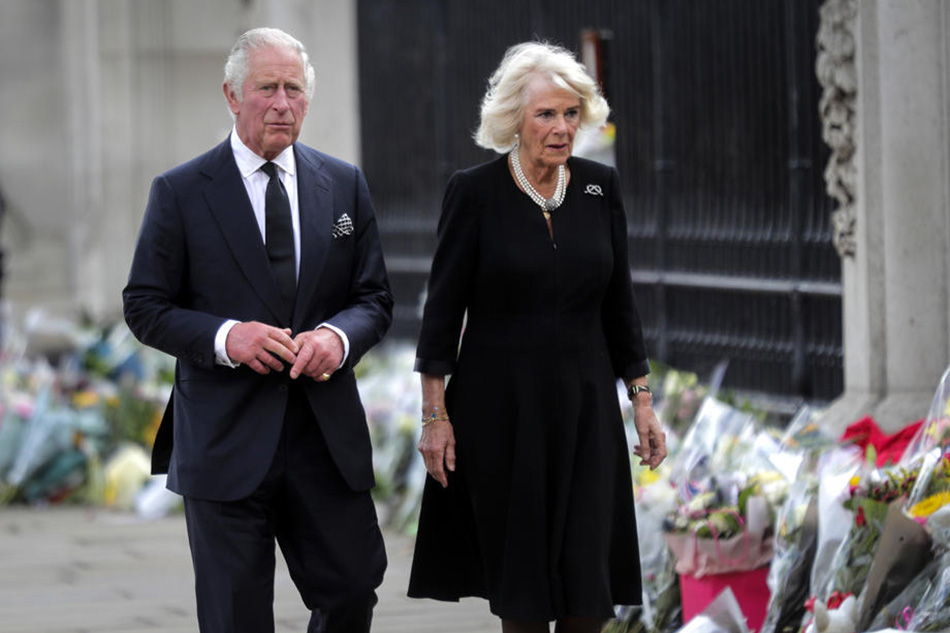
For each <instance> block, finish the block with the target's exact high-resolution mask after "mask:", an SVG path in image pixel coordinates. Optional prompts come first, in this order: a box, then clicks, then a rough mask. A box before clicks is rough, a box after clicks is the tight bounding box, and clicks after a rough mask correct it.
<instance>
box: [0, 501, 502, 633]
mask: <svg viewBox="0 0 950 633" xmlns="http://www.w3.org/2000/svg"><path fill="white" fill-rule="evenodd" d="M385 537H386V543H387V551H388V553H389V560H390V563H389V569H388V571H387V572H386V577H385V580H384V581H383V585H382V587H380V589H379V591H378V593H379V598H380V601H379V605H378V606H377V608H376V612H375V617H374V626H373V631H374V633H409V632H413V633H437V632H438V633H443V632H448V631H451V632H453V633H475V632H479V631H500V630H501V627H500V626H499V624H498V620H497V619H496V618H495V617H494V616H492V615H491V614H490V613H489V611H488V604H487V603H486V602H485V601H483V600H478V599H471V600H462V601H461V602H460V603H459V604H450V603H440V602H435V601H430V600H412V599H409V598H407V597H406V595H405V594H406V585H407V581H408V577H409V565H410V562H411V554H412V539H411V538H410V537H407V536H404V535H399V534H391V533H387V534H385ZM277 558H278V570H277V578H276V581H275V596H276V597H275V620H276V629H275V631H276V633H304V632H305V631H306V628H307V620H308V618H309V614H308V612H307V611H306V609H305V608H304V606H303V604H302V603H301V602H300V598H299V596H298V595H297V592H296V589H295V588H294V586H293V583H291V581H290V577H289V575H288V574H287V569H286V567H284V566H283V561H282V560H281V558H280V556H279V555H278V557H277ZM197 630H198V627H197V624H196V619H195V605H194V593H193V584H192V570H191V559H190V556H189V552H188V541H187V537H186V534H185V522H184V518H183V517H182V516H181V515H180V514H176V515H172V516H169V517H166V518H162V519H157V520H151V521H145V520H142V519H140V518H138V517H137V516H135V515H133V514H125V513H117V512H113V511H108V510H95V511H93V510H89V509H84V508H78V507H54V508H47V509H33V508H25V507H16V506H14V507H4V508H0V631H2V632H3V633H196V632H197Z"/></svg>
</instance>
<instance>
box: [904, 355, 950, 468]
mask: <svg viewBox="0 0 950 633" xmlns="http://www.w3.org/2000/svg"><path fill="white" fill-rule="evenodd" d="M936 447H940V448H943V449H947V450H950V367H947V369H946V371H944V373H943V376H941V378H940V383H939V384H938V385H937V389H936V391H935V392H934V397H933V400H931V402H930V410H929V412H928V413H927V418H926V420H925V421H924V423H923V425H921V427H920V429H919V430H918V431H917V434H916V435H915V436H914V439H913V440H911V442H910V444H908V446H907V449H906V450H905V451H904V456H903V457H902V458H901V463H903V464H908V463H910V462H912V461H914V460H915V459H916V458H917V457H919V456H921V455H924V454H926V453H928V452H930V451H931V450H932V449H934V448H936Z"/></svg>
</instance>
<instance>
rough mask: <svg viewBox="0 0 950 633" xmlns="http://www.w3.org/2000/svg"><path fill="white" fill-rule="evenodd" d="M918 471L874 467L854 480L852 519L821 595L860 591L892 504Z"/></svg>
mask: <svg viewBox="0 0 950 633" xmlns="http://www.w3.org/2000/svg"><path fill="white" fill-rule="evenodd" d="M916 477H917V474H916V472H915V471H910V470H907V469H906V468H904V467H902V466H894V467H889V468H882V469H877V468H875V469H870V470H868V471H867V472H866V473H865V474H864V475H855V476H854V477H852V479H851V482H850V490H849V492H850V498H849V499H848V500H847V501H845V502H844V507H845V509H847V510H849V511H850V512H851V516H852V523H851V526H850V529H849V531H848V534H847V536H846V537H845V539H844V541H843V542H842V543H841V545H840V547H839V548H838V551H837V552H836V554H835V557H834V560H833V562H832V565H831V569H832V570H833V574H832V576H831V579H830V582H828V583H827V584H826V585H825V586H824V587H818V589H819V591H818V592H817V596H818V598H819V599H821V600H827V599H828V598H829V597H830V596H831V595H832V594H833V593H834V592H836V591H837V592H839V593H840V594H849V593H850V594H854V595H856V596H857V595H859V594H860V593H861V590H862V589H863V588H864V586H865V583H866V582H867V578H868V572H869V570H870V568H871V564H872V562H873V561H874V556H875V553H876V551H877V547H878V543H879V541H880V538H881V534H882V533H883V532H884V523H885V520H886V518H887V512H888V506H889V504H890V503H891V502H893V501H895V500H897V499H899V498H901V497H903V496H904V495H906V494H907V492H908V491H909V490H910V489H911V487H912V486H913V485H914V482H915V481H916Z"/></svg>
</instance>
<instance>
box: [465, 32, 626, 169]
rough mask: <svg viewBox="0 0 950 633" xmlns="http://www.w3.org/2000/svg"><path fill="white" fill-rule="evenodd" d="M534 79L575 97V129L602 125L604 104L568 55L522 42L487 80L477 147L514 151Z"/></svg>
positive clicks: (557, 48) (582, 69)
mask: <svg viewBox="0 0 950 633" xmlns="http://www.w3.org/2000/svg"><path fill="white" fill-rule="evenodd" d="M537 76H541V77H546V78H548V79H550V81H551V83H553V84H554V85H555V86H557V87H559V88H564V89H565V90H569V91H571V92H573V93H574V94H576V95H577V96H578V97H580V100H581V117H580V119H581V127H600V126H601V125H603V124H604V123H605V122H606V121H607V115H608V114H610V106H609V105H607V100H606V99H604V98H603V96H601V94H600V89H599V88H598V86H597V82H595V81H594V80H593V79H591V76H590V75H588V74H587V69H586V68H585V67H584V65H583V64H581V63H580V62H578V61H577V59H575V57H574V54H573V53H571V52H570V51H569V50H567V49H565V48H562V47H560V46H555V45H553V44H548V43H546V42H525V43H522V44H516V45H514V46H512V47H511V48H509V49H508V50H507V51H506V52H505V56H504V58H502V60H501V65H499V66H498V69H497V70H495V72H494V73H492V76H491V77H490V78H489V79H488V90H487V91H486V92H485V96H484V97H483V98H482V108H481V121H480V122H479V125H478V130H476V132H475V135H474V137H475V143H476V144H477V145H478V146H479V147H484V148H486V149H493V150H495V151H496V152H498V153H505V152H507V151H509V150H510V149H511V148H512V147H514V145H515V138H516V135H517V133H518V128H519V126H520V125H521V121H522V118H523V116H524V107H525V105H526V104H525V95H524V92H525V88H526V87H527V85H528V84H529V83H530V81H531V79H533V78H534V77H537Z"/></svg>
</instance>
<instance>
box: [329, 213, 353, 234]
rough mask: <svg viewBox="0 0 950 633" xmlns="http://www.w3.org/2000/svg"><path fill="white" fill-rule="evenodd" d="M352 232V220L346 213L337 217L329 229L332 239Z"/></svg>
mask: <svg viewBox="0 0 950 633" xmlns="http://www.w3.org/2000/svg"><path fill="white" fill-rule="evenodd" d="M352 232H353V220H351V219H350V216H348V215H347V214H345V213H344V214H343V215H341V216H340V217H339V218H337V220H336V222H334V223H333V230H332V231H330V235H332V236H333V239H336V238H338V237H343V236H344V235H349V234H351V233H352Z"/></svg>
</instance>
